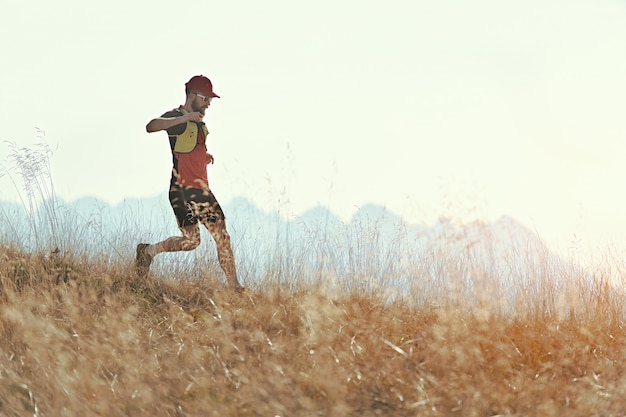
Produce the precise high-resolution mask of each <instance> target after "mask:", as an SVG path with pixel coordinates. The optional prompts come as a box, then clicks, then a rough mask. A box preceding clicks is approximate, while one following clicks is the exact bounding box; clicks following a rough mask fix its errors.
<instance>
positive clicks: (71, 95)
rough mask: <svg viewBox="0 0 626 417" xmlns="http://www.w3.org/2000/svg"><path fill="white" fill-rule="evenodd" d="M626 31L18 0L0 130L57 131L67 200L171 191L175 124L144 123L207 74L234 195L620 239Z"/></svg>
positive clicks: (577, 22)
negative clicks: (504, 219) (512, 221)
mask: <svg viewBox="0 0 626 417" xmlns="http://www.w3.org/2000/svg"><path fill="white" fill-rule="evenodd" d="M625 40H626V1H616V0H588V1H580V0H524V1H521V0H520V1H502V0H474V1H471V2H470V1H463V0H441V1H422V0H390V1H362V0H360V1H356V0H345V1H337V0H332V1H331V0H318V1H316V2H298V1H287V0H267V1H262V2H261V1H252V0H250V1H228V2H226V1H219V2H218V1H194V0H191V1H186V2H172V1H121V0H108V1H106V2H104V1H98V2H95V1H84V0H80V1H78V0H58V1H54V2H51V1H43V0H40V1H29V0H24V1H19V2H17V1H16V2H10V3H9V4H7V5H4V6H3V10H2V14H1V15H0V51H2V60H3V65H2V70H1V74H2V76H1V77H0V92H1V94H0V125H1V126H2V131H1V132H0V140H2V141H12V142H16V143H18V144H20V145H22V144H23V145H30V144H32V143H34V142H36V141H37V134H36V132H35V129H36V128H39V129H42V130H43V131H45V141H46V142H47V143H49V144H50V145H51V146H52V147H53V148H55V149H56V152H55V154H54V156H53V158H52V166H53V175H54V183H55V187H56V191H57V193H58V194H59V195H60V196H62V197H64V198H66V199H70V200H72V199H76V198H80V197H81V196H86V195H89V196H96V197H99V198H102V199H104V200H106V201H108V202H110V203H119V202H120V201H122V200H123V199H124V198H128V197H148V196H154V195H157V194H163V195H164V196H165V193H166V190H167V185H168V181H169V176H170V167H171V156H170V154H169V146H168V141H167V136H166V134H165V133H163V132H158V133H153V134H148V133H146V132H145V125H146V123H147V122H148V121H149V120H150V119H151V118H153V117H156V116H159V115H160V114H162V113H163V112H165V111H166V110H169V109H172V108H174V107H177V106H178V105H179V104H182V103H183V102H184V83H185V82H186V81H187V80H188V79H189V78H190V77H191V76H192V75H196V74H204V75H207V76H209V77H210V78H211V80H212V81H213V84H214V87H215V90H216V92H217V93H218V94H220V95H221V96H222V98H221V99H216V100H215V101H214V102H213V104H212V105H211V108H210V109H209V111H208V114H207V117H206V118H205V121H206V122H207V125H208V127H209V130H210V132H211V134H210V136H209V144H208V147H209V151H210V152H211V153H213V154H214V156H215V160H216V163H215V165H214V166H210V167H209V181H210V183H211V188H212V189H213V190H214V192H215V194H216V195H217V197H218V199H219V200H221V202H222V203H223V204H226V203H227V202H228V201H230V200H231V199H233V198H234V197H237V196H244V197H247V198H249V199H251V200H252V201H253V202H254V203H256V204H257V205H259V206H260V207H261V208H263V209H266V210H270V209H277V208H278V209H281V212H282V213H283V214H285V215H286V216H287V217H288V216H293V215H298V214H299V213H301V212H303V211H304V210H306V209H307V208H310V207H312V206H315V205H317V204H321V205H324V206H327V207H329V208H330V209H331V211H333V212H334V213H336V214H337V215H339V216H340V217H342V218H344V219H347V218H349V217H350V215H351V214H352V213H353V212H354V211H355V210H356V209H357V207H359V206H362V205H364V204H367V203H374V204H380V205H383V206H385V207H386V208H387V209H389V210H391V211H393V212H395V213H397V214H400V215H403V216H404V217H405V218H406V219H407V221H410V222H419V223H426V224H428V223H431V222H433V221H435V220H436V219H437V218H439V217H440V216H453V217H458V218H465V219H470V218H474V217H478V218H481V219H487V220H490V219H497V218H498V217H500V216H502V215H508V216H512V217H514V218H516V219H517V220H519V221H521V222H523V223H525V224H526V225H528V226H530V227H533V228H535V229H537V231H538V232H539V233H540V234H541V235H543V236H544V237H545V238H546V239H547V240H549V241H552V240H556V241H559V242H565V243H562V244H564V245H566V244H567V243H566V242H568V241H571V240H572V239H574V235H576V237H577V238H582V239H584V240H585V242H587V243H591V244H595V243H597V242H605V241H607V240H611V241H612V240H615V241H620V242H624V241H626V239H624V238H625V237H626V198H625V197H624V195H625V190H626V187H625V181H626V164H624V163H623V162H622V159H623V158H624V157H625V155H626V141H625V139H626V117H625V114H626V43H625ZM8 153H9V148H8V147H7V146H6V145H5V144H2V146H0V161H2V163H3V164H4V165H5V166H6V164H7V162H6V156H7V154H8ZM0 183H1V188H0V190H1V194H0V199H5V200H9V199H13V198H14V197H15V196H14V194H15V190H14V187H13V186H12V185H11V184H10V182H8V181H7V178H6V177H5V178H3V179H2V180H1V182H0Z"/></svg>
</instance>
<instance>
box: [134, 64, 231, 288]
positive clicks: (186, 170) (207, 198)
mask: <svg viewBox="0 0 626 417" xmlns="http://www.w3.org/2000/svg"><path fill="white" fill-rule="evenodd" d="M185 94H186V100H185V104H184V105H182V106H180V107H178V108H177V109H174V110H172V111H168V112H166V113H165V114H163V116H161V117H157V118H156V119H152V120H151V121H150V122H149V123H148V124H147V125H146V131H148V133H151V132H158V131H161V130H165V131H167V134H168V135H169V139H170V148H171V150H172V162H173V165H174V166H173V168H172V179H171V181H170V191H169V199H170V204H171V206H172V209H173V210H174V215H175V216H176V220H177V222H178V227H179V229H180V231H181V232H182V236H172V237H170V238H168V239H166V240H164V241H162V242H160V243H156V244H152V245H150V244H146V243H140V244H139V245H137V258H136V261H135V266H136V268H137V273H138V274H139V275H140V276H145V275H147V274H148V271H149V269H150V264H151V263H152V260H153V258H154V257H155V256H156V255H157V254H159V253H161V252H178V251H189V250H192V249H195V248H196V247H198V245H199V244H200V227H199V225H198V223H202V224H203V225H204V226H205V227H206V228H207V229H208V230H209V232H210V233H211V236H213V239H214V240H215V244H216V246H217V256H218V260H219V263H220V266H221V267H222V269H223V270H224V273H225V274H226V278H227V280H228V284H229V286H230V287H231V288H233V289H235V290H236V291H241V290H243V286H242V285H241V284H240V283H239V281H238V279H237V271H236V268H235V259H234V256H233V251H232V248H231V245H230V236H229V234H228V232H227V231H226V221H225V218H224V212H223V211H222V208H221V207H220V205H219V203H218V202H217V200H216V198H215V196H214V195H213V193H212V192H211V190H210V189H209V181H208V178H207V165H208V164H212V163H214V159H213V156H212V155H211V154H210V153H208V152H207V148H206V136H207V135H208V133H209V131H208V130H207V128H206V126H205V124H204V122H203V121H202V118H203V117H204V114H205V112H206V110H207V108H208V107H209V105H210V104H211V101H212V100H213V98H215V97H217V98H219V97H220V96H218V95H217V94H215V92H214V91H213V84H211V81H210V80H209V79H208V78H207V77H205V76H203V75H197V76H194V77H192V78H191V79H190V80H189V81H188V82H187V83H186V84H185Z"/></svg>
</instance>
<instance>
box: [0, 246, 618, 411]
mask: <svg viewBox="0 0 626 417" xmlns="http://www.w3.org/2000/svg"><path fill="white" fill-rule="evenodd" d="M294 279H295V277H294ZM0 285H1V287H0V300H1V301H0V332H1V334H2V337H1V339H0V415H2V416H33V415H34V416H98V415H99V416H143V415H145V416H213V415H215V416H256V415H258V416H312V415H316V416H374V415H393V416H495V415H502V416H504V415H506V416H535V415H536V416H556V415H559V416H563V415H567V416H618V415H624V413H626V400H625V398H626V395H625V394H626V392H625V391H626V362H625V361H624V359H626V343H625V340H626V331H625V329H624V327H623V324H622V319H621V317H622V315H621V314H619V311H618V310H619V307H620V306H621V302H622V300H621V298H619V297H617V295H615V294H614V293H613V292H611V290H610V289H609V288H608V286H607V287H606V288H604V289H602V288H601V287H598V288H596V289H595V290H590V289H581V290H580V291H581V292H580V297H579V300H584V302H585V303H586V306H585V308H583V309H579V310H578V312H577V313H575V314H574V313H572V314H561V315H559V316H557V315H556V314H552V313H547V312H545V311H544V313H542V312H541V311H542V310H541V309H533V310H532V311H513V312H508V313H502V312H498V311H497V310H490V309H489V306H488V305H482V306H478V307H477V306H472V307H467V306H465V305H464V304H463V303H462V302H458V300H457V301H455V302H454V303H452V302H449V300H432V303H429V304H428V305H425V304H421V305H411V304H410V303H408V302H400V301H396V302H389V301H388V300H384V299H378V298H377V297H376V296H374V295H367V294H359V293H355V292H352V293H350V292H348V291H345V292H344V293H341V292H336V293H335V294H333V295H332V296H331V295H328V294H326V293H325V292H324V291H322V290H321V289H320V286H313V285H312V286H310V287H307V286H306V285H302V286H301V287H300V288H297V289H293V288H292V289H289V290H285V289H282V288H280V287H279V286H278V285H275V284H274V285H273V284H271V281H268V282H266V283H264V284H263V286H262V287H260V288H253V289H248V290H247V291H246V293H244V294H243V295H237V294H234V293H231V292H229V291H228V290H226V289H225V288H224V287H223V285H222V284H221V283H220V282H219V281H218V280H217V279H216V278H214V277H205V278H204V279H203V280H199V281H195V282H180V281H176V280H169V279H167V277H152V279H149V280H141V279H138V278H136V277H135V276H134V274H133V269H132V267H131V265H130V261H129V264H128V265H118V266H111V265H106V266H105V265H99V264H98V263H97V262H96V261H93V260H91V261H87V260H81V259H76V258H72V257H69V256H67V257H64V256H63V254H60V253H53V254H49V255H46V256H43V255H36V254H33V255H29V254H25V253H23V252H20V251H17V250H14V249H11V248H10V247H4V248H2V254H1V258H0ZM416 288H419V285H417V286H416ZM552 295H554V294H552ZM581 302H582V301H581ZM468 305H470V304H469V303H468ZM535 305H541V300H537V301H536V302H535ZM520 309H521V307H520Z"/></svg>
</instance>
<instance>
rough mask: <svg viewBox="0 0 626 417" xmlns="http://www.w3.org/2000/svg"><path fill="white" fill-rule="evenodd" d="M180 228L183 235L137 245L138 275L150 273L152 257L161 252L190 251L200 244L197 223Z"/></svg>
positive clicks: (136, 262) (136, 265)
mask: <svg viewBox="0 0 626 417" xmlns="http://www.w3.org/2000/svg"><path fill="white" fill-rule="evenodd" d="M179 229H180V231H181V232H182V234H183V235H182V236H172V237H170V238H167V239H165V240H164V241H162V242H159V243H155V244H153V245H150V244H147V243H140V244H139V245H137V258H136V260H135V267H136V269H137V274H138V275H140V276H145V275H147V274H148V271H149V270H150V264H151V263H152V259H154V257H155V256H156V255H158V254H159V253H162V252H180V251H189V250H193V249H195V248H197V247H198V245H199V244H200V228H199V227H198V225H197V224H192V225H189V226H182V227H180V228H179Z"/></svg>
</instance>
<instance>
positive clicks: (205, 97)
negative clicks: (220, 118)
mask: <svg viewBox="0 0 626 417" xmlns="http://www.w3.org/2000/svg"><path fill="white" fill-rule="evenodd" d="M196 96H198V97H200V98H201V99H202V101H204V102H205V103H210V102H211V100H213V97H207V96H203V95H202V94H200V93H196Z"/></svg>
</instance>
